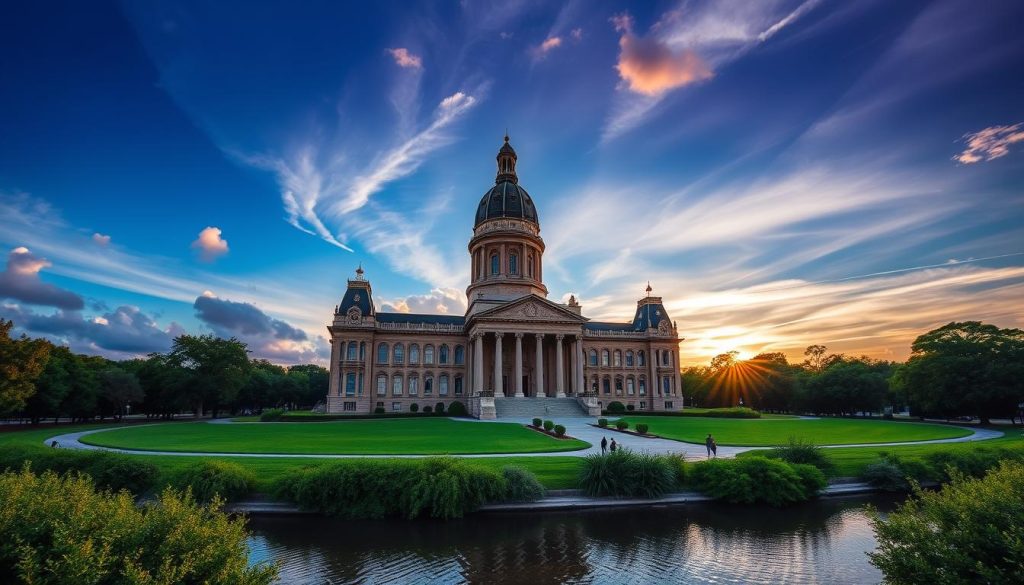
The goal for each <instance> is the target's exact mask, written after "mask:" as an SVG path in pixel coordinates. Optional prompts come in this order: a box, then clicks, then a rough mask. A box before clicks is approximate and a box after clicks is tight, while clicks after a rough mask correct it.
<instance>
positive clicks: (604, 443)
mask: <svg viewBox="0 0 1024 585" xmlns="http://www.w3.org/2000/svg"><path fill="white" fill-rule="evenodd" d="M607 450H608V437H601V455H604V453H605V451H607Z"/></svg>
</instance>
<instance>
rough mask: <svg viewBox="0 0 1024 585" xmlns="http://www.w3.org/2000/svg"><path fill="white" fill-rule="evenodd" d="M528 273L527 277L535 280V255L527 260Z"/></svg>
mask: <svg viewBox="0 0 1024 585" xmlns="http://www.w3.org/2000/svg"><path fill="white" fill-rule="evenodd" d="M526 271H527V272H526V275H527V276H529V277H530V278H533V274H534V270H533V254H530V256H529V257H528V258H527V260H526Z"/></svg>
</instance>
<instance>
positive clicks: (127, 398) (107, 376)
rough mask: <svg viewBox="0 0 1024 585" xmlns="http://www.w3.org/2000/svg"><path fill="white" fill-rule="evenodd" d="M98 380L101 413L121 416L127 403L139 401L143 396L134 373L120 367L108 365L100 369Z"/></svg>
mask: <svg viewBox="0 0 1024 585" xmlns="http://www.w3.org/2000/svg"><path fill="white" fill-rule="evenodd" d="M99 382H100V399H101V400H100V402H101V405H100V414H101V415H108V414H109V415H113V416H115V417H117V418H121V417H122V416H124V414H125V408H126V406H127V405H128V404H129V403H131V402H141V401H142V400H143V399H144V398H145V394H144V393H143V392H142V386H141V385H140V384H139V379H138V378H136V377H135V374H132V373H130V372H126V371H124V370H122V369H121V368H117V367H110V368H107V369H105V370H103V371H101V372H100V373H99Z"/></svg>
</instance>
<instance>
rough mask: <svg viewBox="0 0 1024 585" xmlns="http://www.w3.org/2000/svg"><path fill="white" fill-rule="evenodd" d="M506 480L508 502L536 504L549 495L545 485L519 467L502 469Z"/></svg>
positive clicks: (509, 466)
mask: <svg viewBox="0 0 1024 585" xmlns="http://www.w3.org/2000/svg"><path fill="white" fill-rule="evenodd" d="M501 475H502V477H504V478H505V500H506V501H508V502H536V501H537V500H539V499H541V498H543V497H544V496H545V495H547V491H546V490H545V489H544V485H543V484H541V483H540V481H539V480H538V479H537V476H535V475H534V474H533V473H531V472H530V471H529V470H528V469H526V468H524V467H520V466H518V465H506V466H505V467H502V468H501Z"/></svg>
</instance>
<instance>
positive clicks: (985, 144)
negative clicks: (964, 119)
mask: <svg viewBox="0 0 1024 585" xmlns="http://www.w3.org/2000/svg"><path fill="white" fill-rule="evenodd" d="M963 141H964V142H965V143H966V144H967V147H966V148H965V149H964V150H963V152H961V153H960V154H958V155H956V156H954V157H953V160H955V161H957V162H958V163H960V164H964V165H971V164H974V163H978V162H981V161H983V160H984V161H988V160H995V159H997V158H1001V157H1004V156H1006V155H1008V154H1010V146H1011V145H1014V144H1016V143H1018V142H1024V123H1017V124H1013V125H1010V126H989V127H988V128H984V129H982V130H978V131H977V132H969V133H967V134H964V136H963Z"/></svg>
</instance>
